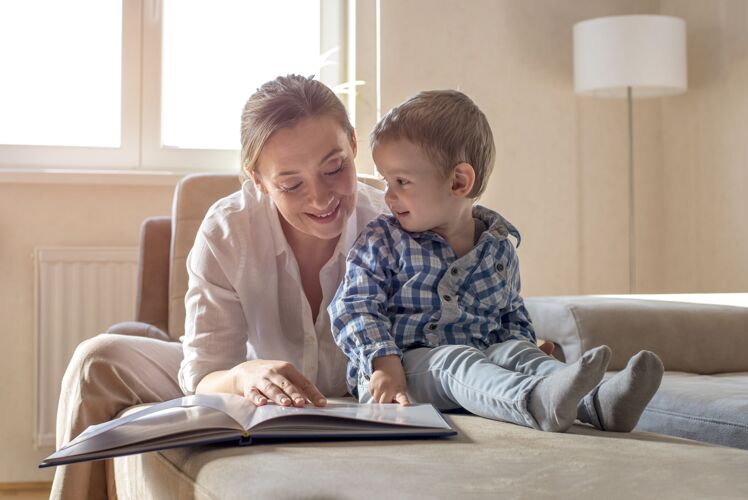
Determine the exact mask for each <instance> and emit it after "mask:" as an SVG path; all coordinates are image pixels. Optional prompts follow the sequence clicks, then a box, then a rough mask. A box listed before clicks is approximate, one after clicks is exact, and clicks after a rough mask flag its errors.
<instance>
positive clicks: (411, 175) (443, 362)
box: [328, 91, 663, 432]
mask: <svg viewBox="0 0 748 500" xmlns="http://www.w3.org/2000/svg"><path fill="white" fill-rule="evenodd" d="M371 144H372V151H373V156H374V162H375V163H376V166H377V170H378V171H379V173H380V174H381V175H382V176H383V177H384V179H385V181H386V182H387V192H386V195H385V200H386V202H387V205H388V206H389V208H390V210H391V211H392V215H382V216H380V217H378V218H377V219H375V220H374V221H372V222H371V223H370V224H369V225H368V226H367V228H366V229H365V230H364V232H363V233H362V234H361V235H360V237H359V238H358V240H357V241H356V244H355V245H354V247H353V248H352V249H351V251H350V253H349V255H348V260H347V264H346V275H345V280H344V282H343V283H342V284H341V286H340V288H339V289H338V292H337V294H336V297H335V298H334V299H333V301H332V303H331V305H330V306H329V309H328V310H329V313H330V318H331V320H332V325H333V335H334V337H335V340H336V342H337V344H338V346H339V347H340V348H341V349H342V350H343V351H344V352H345V354H346V355H347V356H348V359H349V363H348V386H349V389H350V390H351V393H352V394H354V395H355V396H357V397H358V398H359V400H360V401H361V402H372V401H374V402H379V403H390V402H398V403H401V404H404V405H407V404H409V403H410V401H417V402H430V403H432V404H434V405H435V406H437V407H438V408H440V409H453V408H457V407H463V408H465V409H467V410H468V411H470V412H472V413H475V414H477V415H481V416H484V417H488V418H493V419H497V420H504V421H509V422H514V423H516V424H520V425H524V426H528V427H533V428H536V429H541V430H544V431H553V432H564V431H566V430H567V429H568V428H569V427H570V426H571V425H572V424H573V422H574V420H575V418H579V419H580V420H582V421H583V422H587V423H590V424H592V425H594V426H595V427H597V428H600V429H604V430H611V431H620V432H628V431H631V430H632V429H633V428H634V426H635V425H636V423H637V421H638V420H639V416H640V415H641V413H642V411H643V410H644V407H645V406H646V404H647V403H648V402H649V400H650V399H651V397H652V396H653V395H654V393H655V391H656V390H657V388H658V387H659V384H660V380H661V378H662V372H663V367H662V363H661V362H660V360H659V358H658V357H657V356H656V355H655V354H653V353H651V352H648V351H642V352H640V353H638V354H637V355H635V356H634V357H633V358H631V360H630V361H629V363H628V366H627V367H626V369H624V370H622V371H621V372H619V373H618V374H616V375H615V376H613V377H612V378H610V379H609V380H607V381H606V382H603V383H602V384H601V383H600V382H601V380H602V378H603V375H604V373H605V370H606V367H607V365H608V361H609V359H610V354H611V353H610V349H609V348H608V347H607V346H600V347H597V348H595V349H591V350H589V351H587V352H585V353H584V354H583V355H582V357H581V358H580V359H579V360H578V361H577V362H576V363H573V364H571V365H566V364H564V363H562V362H560V361H558V360H556V359H554V358H552V357H550V356H547V355H546V354H545V353H543V352H542V351H541V350H540V349H539V348H538V347H537V346H536V339H535V332H534V330H533V327H532V323H531V322H530V318H529V314H528V312H527V310H526V309H525V307H524V303H523V301H522V297H521V296H520V280H519V267H518V261H517V256H516V253H515V250H514V246H513V245H512V243H511V242H510V240H509V236H510V235H511V236H513V237H514V238H516V240H517V245H519V242H520V237H519V233H518V232H517V230H516V229H515V227H514V226H512V225H511V224H510V223H509V222H508V221H507V220H506V219H504V218H503V217H502V216H501V215H499V214H498V213H496V212H493V211H491V210H489V209H487V208H484V207H481V206H479V205H474V201H475V199H477V198H478V197H479V196H480V194H481V193H482V192H483V191H484V189H485V187H486V183H487V181H488V177H489V174H490V172H491V169H492V167H493V161H494V143H493V136H492V133H491V129H490V126H489V125H488V121H487V120H486V117H485V115H484V114H483V113H482V112H481V111H480V109H478V107H477V106H476V105H475V104H474V103H473V102H472V101H471V100H470V99H469V98H468V97H467V96H465V95H464V94H462V93H460V92H457V91H430V92H421V93H420V94H418V95H416V96H415V97H412V98H411V99H408V100H407V101H405V102H404V103H403V104H401V105H400V106H398V107H396V108H394V109H393V110H392V111H390V112H389V113H388V114H387V115H386V116H385V117H384V118H383V119H382V120H381V121H380V122H379V123H378V124H377V126H376V128H375V129H374V131H373V132H372V135H371Z"/></svg>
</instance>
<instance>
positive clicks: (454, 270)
mask: <svg viewBox="0 0 748 500" xmlns="http://www.w3.org/2000/svg"><path fill="white" fill-rule="evenodd" d="M450 272H451V273H452V276H454V275H455V274H457V268H456V267H453V268H452V270H451V271H450Z"/></svg>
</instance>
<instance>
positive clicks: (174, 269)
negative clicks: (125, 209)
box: [107, 174, 240, 341]
mask: <svg viewBox="0 0 748 500" xmlns="http://www.w3.org/2000/svg"><path fill="white" fill-rule="evenodd" d="M239 188H240V182H239V177H238V175H233V174H194V175H188V176H186V177H184V178H182V179H181V180H180V181H179V182H178V183H177V186H176V188H175V190H174V200H173V202H172V216H171V217H169V216H164V217H150V218H148V219H146V220H145V221H144V222H143V225H142V226H141V230H140V255H139V258H138V281H137V295H136V298H135V320H134V321H127V322H123V323H117V324H116V325H112V326H111V327H110V328H109V329H108V330H107V331H108V333H119V334H123V335H140V336H144V337H151V338H156V339H160V340H173V341H177V340H179V337H180V336H182V335H183V334H184V295H185V293H186V292H187V269H186V266H185V263H186V260H187V254H188V253H189V251H190V249H191V248H192V244H193V242H194V241H195V235H196V234H197V229H198V228H199V227H200V223H201V222H202V220H203V218H204V217H205V214H206V212H207V211H208V208H210V206H211V205H212V204H213V203H215V202H216V201H217V200H218V199H219V198H222V197H224V196H227V195H229V194H231V193H233V192H234V191H236V190H238V189H239Z"/></svg>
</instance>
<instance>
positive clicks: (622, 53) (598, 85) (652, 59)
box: [574, 15, 688, 97]
mask: <svg viewBox="0 0 748 500" xmlns="http://www.w3.org/2000/svg"><path fill="white" fill-rule="evenodd" d="M627 87H631V93H632V96H633V97H653V96H659V95H668V94H679V93H681V92H685V91H686V89H687V88H688V82H687V76H686V22H685V21H684V20H683V19H679V18H677V17H670V16H654V15H647V16H613V17H601V18H597V19H589V20H587V21H582V22H579V23H577V24H575V25H574V89H575V91H576V93H578V94H587V95H596V96H602V97H626V95H627V92H626V88H627Z"/></svg>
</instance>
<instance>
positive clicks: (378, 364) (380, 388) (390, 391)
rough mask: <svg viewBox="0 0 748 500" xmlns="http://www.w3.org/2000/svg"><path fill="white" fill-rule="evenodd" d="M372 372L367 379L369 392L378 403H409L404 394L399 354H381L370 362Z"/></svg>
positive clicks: (403, 376)
mask: <svg viewBox="0 0 748 500" xmlns="http://www.w3.org/2000/svg"><path fill="white" fill-rule="evenodd" d="M372 365H373V368H374V373H372V375H371V380H369V392H370V393H371V396H372V397H373V398H374V401H376V402H378V403H400V404H401V405H403V406H408V405H410V401H408V396H407V395H406V394H405V370H403V365H402V363H401V362H400V357H399V356H382V357H380V358H375V359H374V362H373V363H372Z"/></svg>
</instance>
